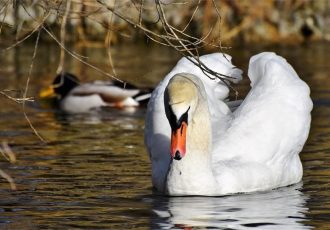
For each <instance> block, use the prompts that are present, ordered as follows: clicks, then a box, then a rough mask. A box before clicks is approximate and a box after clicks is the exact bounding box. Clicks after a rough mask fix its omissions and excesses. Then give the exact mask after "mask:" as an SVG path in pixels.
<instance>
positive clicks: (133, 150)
mask: <svg viewBox="0 0 330 230" xmlns="http://www.w3.org/2000/svg"><path fill="white" fill-rule="evenodd" d="M74 50H75V51H76V52H78V53H80V54H82V55H84V56H87V57H89V58H88V59H87V60H88V61H89V62H90V63H92V64H93V65H96V66H98V67H100V68H102V69H104V70H107V71H110V67H109V64H108V63H109V62H108V56H107V53H106V52H105V50H104V48H90V49H79V48H76V49H75V48H74ZM263 50H272V51H276V52H277V53H278V54H280V55H283V56H284V57H285V58H287V60H288V61H289V62H290V63H291V64H292V65H293V67H294V68H295V69H296V71H297V72H298V74H299V75H300V76H301V78H303V79H304V80H305V81H306V82H307V83H308V84H309V85H310V87H311V90H312V98H313V101H314V110H313V121H312V129H311V133H310V137H309V139H308V142H307V144H306V146H305V148H304V150H303V152H302V153H301V158H302V161H303V166H304V178H303V181H302V182H301V183H300V184H297V185H294V186H290V187H286V188H281V189H277V190H274V191H270V192H263V193H254V194H245V195H235V196H225V197H177V198H168V197H161V196H156V195H153V194H152V188H151V182H150V178H151V175H150V163H149V159H148V156H147V153H146V151H145V149H144V145H143V128H144V114H145V109H140V110H138V111H135V112H131V111H117V110H114V109H107V110H104V111H102V112H100V113H95V114H90V115H76V116H65V115H63V114H60V113H56V112H54V111H53V110H51V109H48V108H46V107H44V106H43V105H42V104H39V103H35V104H32V105H28V106H27V114H28V117H29V118H30V119H31V121H32V123H33V124H34V126H35V128H36V129H37V130H38V131H39V132H40V134H41V135H42V136H43V137H45V138H46V140H47V142H48V143H47V144H43V143H42V142H41V141H39V139H37V138H36V136H35V135H34V134H33V132H32V131H31V128H30V127H29V125H28V124H27V122H26V120H25V118H24V115H23V113H22V109H21V106H20V105H17V104H15V103H14V102H12V101H10V100H8V99H6V98H5V97H3V96H0V141H1V142H2V141H5V142H8V144H9V145H10V146H11V148H12V150H13V151H14V152H15V153H16V155H17V158H18V160H17V162H16V163H14V164H10V163H9V162H7V161H6V160H5V159H4V158H3V157H1V160H0V168H1V169H2V170H4V171H5V172H7V173H8V174H10V175H11V176H12V177H13V178H14V180H15V182H16V185H17V190H16V191H11V190H10V186H9V184H8V183H7V182H6V181H5V180H4V179H0V228H1V229H54V228H55V229H74V228H87V229H128V228H131V229H150V228H151V229H184V228H187V229H189V227H196V228H199V229H200V228H211V229H214V228H220V229H251V228H257V229H312V228H317V229H330V62H329V60H330V44H327V43H318V44H313V45H309V46H286V47H268V48H251V47H249V48H244V49H232V50H229V51H228V53H229V54H231V55H232V56H233V60H234V63H235V64H236V65H237V66H239V67H241V68H243V69H245V71H246V68H247V65H248V59H249V57H250V56H251V55H253V54H255V53H257V52H259V51H263ZM32 53H33V45H30V46H29V45H25V46H23V47H21V48H19V49H13V50H10V51H7V52H5V53H1V54H0V82H1V84H0V89H1V90H2V89H24V87H25V83H26V79H27V76H28V72H29V67H30V65H31V60H32ZM112 54H113V57H114V63H115V70H116V73H117V75H118V76H120V77H121V78H122V79H124V80H127V81H130V82H132V83H135V84H138V85H140V86H154V85H155V84H156V83H157V82H158V81H159V80H160V79H161V78H162V77H163V76H164V75H165V73H166V72H168V71H169V70H170V69H171V68H172V67H173V66H174V63H175V62H176V61H177V60H178V58H179V56H178V55H177V54H176V53H174V52H171V51H169V50H168V49H166V48H159V47H153V46H150V45H149V46H143V45H140V46H130V47H127V46H125V47H124V46H123V47H116V48H114V49H113V50H112ZM57 57H58V48H57V47H56V46H43V45H41V46H40V47H39V50H38V53H37V56H36V59H35V63H34V66H33V67H34V68H33V74H32V76H31V81H30V87H29V92H28V95H29V96H35V95H37V92H38V91H39V89H40V88H41V87H42V86H45V85H47V84H50V82H51V81H52V79H53V77H54V73H55V70H56V66H57V63H58V61H57V60H58V59H57ZM66 65H67V66H66V69H67V70H70V71H71V72H73V73H75V74H77V75H79V76H80V78H81V79H82V80H83V81H87V80H95V79H105V77H104V76H102V75H101V74H99V73H96V72H95V71H94V70H92V69H90V68H88V67H86V66H84V65H83V64H81V63H79V62H78V61H74V60H73V59H71V58H68V59H67V62H66ZM248 84H249V83H248V81H247V80H245V81H244V82H243V83H242V84H241V85H240V86H238V87H237V88H238V90H239V92H240V93H241V94H240V95H242V96H244V94H245V93H246V91H247V90H248Z"/></svg>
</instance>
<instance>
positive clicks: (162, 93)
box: [145, 53, 313, 196]
mask: <svg viewBox="0 0 330 230" xmlns="http://www.w3.org/2000/svg"><path fill="white" fill-rule="evenodd" d="M200 59H201V61H202V62H203V63H204V64H205V65H206V66H208V67H209V68H211V69H212V70H214V71H217V72H219V73H223V74H226V75H229V76H231V77H232V78H233V81H234V82H237V81H239V80H240V79H241V73H242V72H241V70H239V69H237V68H235V67H234V66H233V65H232V64H231V62H230V60H231V57H230V56H228V55H224V54H219V53H215V54H210V55H205V56H202V57H201V58H200ZM248 75H249V78H250V80H251V87H252V88H251V90H250V92H249V93H248V95H247V96H246V98H245V99H244V101H243V102H242V103H241V105H240V106H239V107H238V108H237V109H236V110H235V111H231V109H230V108H229V106H228V103H226V101H225V99H226V97H227V96H228V92H229V90H228V88H227V87H226V86H225V85H224V84H222V83H221V82H220V81H218V80H217V81H216V80H211V79H209V78H208V77H206V76H205V75H204V74H203V73H202V71H201V70H200V69H199V68H198V67H196V66H194V65H193V64H192V63H190V62H189V61H188V60H187V59H186V58H183V59H181V60H180V61H179V62H178V64H177V65H176V66H175V67H174V69H173V70H172V71H171V72H170V73H169V74H168V75H167V76H166V77H165V79H164V80H163V81H162V82H161V83H160V84H159V85H158V86H157V88H156V89H155V90H154V92H153V94H152V96H151V99H150V101H149V104H148V109H147V115H146V127H145V144H146V147H147V150H148V152H149V154H150V159H151V162H152V182H153V185H154V187H155V188H156V189H157V190H158V191H159V192H161V193H165V194H168V195H174V196H175V195H207V196H217V195H225V194H232V193H241V192H253V191H261V190H268V189H273V188H277V187H281V186H287V185H290V184H294V183H297V182H299V181H300V180H301V178H302V173H303V170H302V165H301V162H300V159H299V152H300V151H301V150H302V148H303V145H304V143H305V141H306V139H307V137H308V133H309V129H310V122H311V115H310V112H311V110H312V107H313V104H312V101H311V99H310V96H309V93H310V90H309V87H308V86H307V84H306V83H305V82H303V81H302V80H301V79H300V78H299V77H298V75H297V74H296V72H295V71H294V69H293V68H292V67H291V66H290V65H289V64H288V63H287V62H286V60H285V59H284V58H282V57H280V56H277V55H276V54H275V53H260V54H258V55H255V56H253V57H252V58H251V59H250V65H249V71H248Z"/></svg>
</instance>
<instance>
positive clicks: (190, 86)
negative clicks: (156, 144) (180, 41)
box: [164, 73, 198, 160]
mask: <svg viewBox="0 0 330 230" xmlns="http://www.w3.org/2000/svg"><path fill="white" fill-rule="evenodd" d="M192 77H194V76H193V75H191V74H187V73H179V74H176V75H175V76H174V77H173V78H171V80H170V81H169V83H168V85H167V87H166V90H165V94H164V96H165V98H164V102H165V112H166V116H167V119H168V121H169V123H170V126H171V130H172V133H171V156H172V158H173V159H175V160H181V158H182V157H184V156H185V154H186V132H187V127H188V124H189V123H190V122H191V120H192V114H193V112H194V111H195V108H196V105H197V102H198V90H197V86H196V84H195V83H194V82H193V81H192Z"/></svg>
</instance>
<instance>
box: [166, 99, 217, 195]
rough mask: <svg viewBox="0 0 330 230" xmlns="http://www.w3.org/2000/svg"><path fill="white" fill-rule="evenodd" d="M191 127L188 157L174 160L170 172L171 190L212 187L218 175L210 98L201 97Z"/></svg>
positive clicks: (188, 136) (169, 186)
mask: <svg viewBox="0 0 330 230" xmlns="http://www.w3.org/2000/svg"><path fill="white" fill-rule="evenodd" d="M192 116H193V117H192V118H191V119H190V122H189V124H188V128H187V139H186V141H187V142H186V146H187V151H186V155H185V157H183V158H182V159H181V160H172V163H171V165H170V169H169V172H168V175H167V189H168V192H169V193H170V194H184V191H187V192H189V193H190V195H192V194H193V193H194V192H195V193H196V194H200V193H201V189H205V188H209V189H210V190H212V184H215V183H214V176H213V173H212V165H211V140H212V139H211V138H212V137H211V133H212V132H211V123H210V114H209V109H208V105H207V101H206V99H204V98H199V100H198V103H197V106H196V110H195V111H194V113H193V114H192Z"/></svg>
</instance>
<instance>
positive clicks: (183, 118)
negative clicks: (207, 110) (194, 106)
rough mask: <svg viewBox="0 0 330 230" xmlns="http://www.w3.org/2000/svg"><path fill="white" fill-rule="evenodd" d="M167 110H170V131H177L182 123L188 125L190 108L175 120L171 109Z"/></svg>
mask: <svg viewBox="0 0 330 230" xmlns="http://www.w3.org/2000/svg"><path fill="white" fill-rule="evenodd" d="M169 108H170V109H169V115H170V116H169V122H170V125H171V128H172V130H177V129H179V128H180V127H181V124H182V122H186V123H187V124H188V111H189V109H190V106H189V108H188V109H187V111H186V112H185V113H183V114H182V115H181V117H180V118H179V119H177V117H176V115H175V114H174V112H173V110H172V107H171V106H169Z"/></svg>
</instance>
